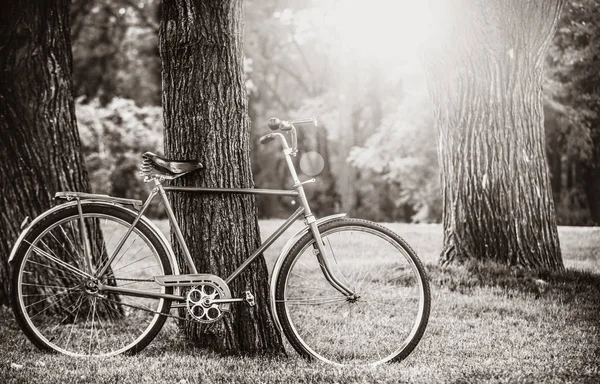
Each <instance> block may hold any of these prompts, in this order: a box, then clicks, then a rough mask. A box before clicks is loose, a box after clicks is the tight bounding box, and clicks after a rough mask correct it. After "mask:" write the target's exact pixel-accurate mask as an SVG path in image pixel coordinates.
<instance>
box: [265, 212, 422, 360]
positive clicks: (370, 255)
mask: <svg viewBox="0 0 600 384" xmlns="http://www.w3.org/2000/svg"><path fill="white" fill-rule="evenodd" d="M319 231H320V233H321V236H322V239H323V244H324V248H325V253H326V257H327V260H328V263H329V265H330V270H331V272H332V273H333V274H334V275H335V276H336V277H337V279H338V280H339V281H341V282H342V283H344V284H345V285H347V286H348V287H349V288H350V289H352V290H353V292H354V293H355V296H354V297H347V296H345V295H343V294H342V293H340V292H338V291H337V290H336V289H334V288H333V287H332V286H331V284H330V283H329V282H328V281H327V280H326V279H325V277H324V275H323V272H322V270H321V268H322V265H321V263H320V261H319V260H318V258H317V256H316V255H315V253H314V250H315V249H316V248H315V240H314V238H313V236H312V233H308V234H306V235H305V236H303V237H302V238H301V239H300V240H299V241H298V242H297V243H296V244H295V245H294V246H293V248H292V249H291V251H290V253H289V255H288V256H287V258H286V259H285V260H284V262H283V265H282V269H281V273H280V274H279V276H278V277H277V282H276V294H275V298H276V306H275V307H276V310H277V315H278V318H279V320H280V322H281V326H282V329H283V331H284V333H285V335H286V337H287V338H288V340H289V341H290V343H291V345H292V346H293V347H294V348H295V349H296V351H298V352H299V353H300V354H301V355H302V356H304V357H307V358H317V359H319V360H322V361H325V362H328V363H333V364H340V365H346V364H360V365H363V364H365V365H377V364H381V363H384V362H388V361H399V360H402V359H403V358H405V357H406V356H408V355H409V354H410V352H411V351H412V350H413V349H414V348H415V347H416V345H417V344H418V342H419V340H420V339H421V337H422V335H423V332H424V331H425V327H426V325H427V320H428V318H429V310H430V304H431V297H430V291H429V283H428V280H427V276H426V274H425V270H424V268H423V266H422V264H421V262H420V261H419V259H418V258H417V256H416V255H415V253H414V251H413V250H412V249H411V248H410V247H409V246H408V244H406V242H404V240H402V239H401V238H400V237H399V236H398V235H396V234H395V233H393V232H392V231H390V230H388V229H387V228H384V227H381V226H379V225H377V224H375V223H371V222H368V221H364V220H356V219H343V220H338V221H333V222H330V223H326V224H323V225H321V226H320V227H319Z"/></svg>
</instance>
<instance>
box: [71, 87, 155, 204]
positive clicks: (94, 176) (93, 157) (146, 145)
mask: <svg viewBox="0 0 600 384" xmlns="http://www.w3.org/2000/svg"><path fill="white" fill-rule="evenodd" d="M76 114H77V123H78V126H79V134H80V137H81V144H82V151H83V154H84V156H85V161H86V166H87V170H88V173H89V177H90V182H91V185H92V191H93V192H95V193H104V194H111V195H114V196H118V197H126V198H131V199H141V200H143V199H145V198H146V197H147V196H148V188H147V187H145V186H144V183H143V182H142V180H141V178H140V177H139V176H138V169H139V165H140V164H141V154H142V153H143V152H145V151H152V152H156V151H158V150H159V149H160V148H162V140H163V137H162V111H161V108H160V107H153V106H145V107H138V106H137V105H136V104H135V102H134V101H133V100H128V99H121V98H113V99H112V100H111V101H110V102H109V103H108V104H107V105H106V106H102V105H101V104H100V102H99V100H97V99H95V100H92V101H91V102H89V103H86V104H82V103H81V100H78V102H77V107H76ZM148 214H149V215H150V216H157V215H158V216H160V215H162V214H163V213H162V211H161V210H160V209H159V207H157V206H153V207H151V208H150V211H149V212H148Z"/></svg>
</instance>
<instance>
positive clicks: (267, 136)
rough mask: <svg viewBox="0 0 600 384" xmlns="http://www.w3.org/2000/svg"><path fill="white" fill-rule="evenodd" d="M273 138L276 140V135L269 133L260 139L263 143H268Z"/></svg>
mask: <svg viewBox="0 0 600 384" xmlns="http://www.w3.org/2000/svg"><path fill="white" fill-rule="evenodd" d="M273 140H275V136H273V135H272V134H270V133H269V134H268V135H264V136H263V137H261V138H260V140H259V141H260V143H261V144H267V143H270V142H271V141H273Z"/></svg>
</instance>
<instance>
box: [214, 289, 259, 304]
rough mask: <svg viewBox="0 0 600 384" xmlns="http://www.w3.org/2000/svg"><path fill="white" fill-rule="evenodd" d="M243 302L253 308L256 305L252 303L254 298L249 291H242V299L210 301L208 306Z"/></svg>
mask: <svg viewBox="0 0 600 384" xmlns="http://www.w3.org/2000/svg"><path fill="white" fill-rule="evenodd" d="M242 301H245V302H246V303H248V305H249V306H251V307H253V306H254V305H255V304H256V303H255V302H254V296H253V295H252V293H251V292H250V291H244V297H243V298H241V297H238V298H233V297H231V298H228V299H212V300H210V301H209V304H211V305H212V304H228V303H239V302H242Z"/></svg>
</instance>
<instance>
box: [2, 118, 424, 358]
mask: <svg viewBox="0 0 600 384" xmlns="http://www.w3.org/2000/svg"><path fill="white" fill-rule="evenodd" d="M309 122H312V123H313V124H314V125H315V126H316V120H314V119H302V120H295V121H281V120H279V119H276V118H273V119H271V120H270V121H269V127H270V128H271V129H272V130H274V131H280V132H273V133H269V134H267V135H265V136H263V137H261V138H260V142H261V143H262V144H266V143H268V142H270V141H273V140H279V141H280V143H281V145H282V148H283V155H284V157H285V161H286V164H287V167H288V170H289V172H290V174H291V176H292V180H293V182H294V185H293V187H292V189H290V190H272V189H253V188H248V189H245V188H241V189H240V188H201V187H177V186H169V185H163V183H164V182H165V181H166V180H173V179H176V178H179V177H182V176H184V175H186V174H188V173H190V172H194V171H196V170H198V169H201V168H202V164H201V163H200V162H198V161H175V160H169V159H166V158H164V157H161V156H158V155H155V154H153V153H150V152H146V153H144V154H143V155H142V157H143V163H142V166H141V174H142V176H144V181H145V182H153V183H154V188H153V189H152V191H151V192H150V194H149V196H148V198H147V199H146V200H145V201H144V202H142V201H140V200H133V199H125V198H118V197H112V196H108V195H99V194H89V193H80V192H58V193H56V196H55V197H56V198H57V199H62V200H66V202H64V203H62V204H59V205H57V206H55V207H53V208H51V209H49V210H48V211H46V212H45V213H43V214H41V215H40V216H38V217H37V218H35V219H34V220H33V221H32V222H31V223H29V224H28V225H27V227H26V228H25V229H24V231H23V232H22V234H21V235H20V237H19V238H18V240H17V242H16V244H15V245H14V247H13V249H12V252H11V255H10V258H9V261H10V264H11V265H12V267H13V275H12V283H11V284H12V293H11V294H12V296H13V300H12V302H13V305H12V307H13V311H14V314H15V317H16V319H17V322H18V324H19V326H20V327H21V329H22V331H23V332H24V333H25V335H26V336H27V337H28V338H29V340H31V342H33V344H34V345H36V346H37V347H38V348H40V349H42V350H45V351H53V352H61V353H64V354H68V355H72V356H94V357H96V356H111V355H116V354H120V353H127V354H134V353H137V352H139V351H141V350H142V349H143V348H144V347H146V346H147V345H148V344H149V343H150V342H151V341H152V340H153V339H154V337H155V336H156V335H157V334H158V332H159V331H160V329H161V328H162V326H163V324H164V323H165V321H166V319H167V318H168V317H175V318H180V319H181V318H183V319H185V320H187V321H198V322H201V323H207V324H208V323H212V322H215V321H218V320H219V319H221V318H222V317H223V316H224V315H226V314H227V313H228V312H229V311H231V310H232V304H233V303H238V302H245V303H246V304H248V305H255V304H256V303H255V302H254V297H253V295H252V293H251V292H249V291H245V292H242V295H241V296H240V295H235V296H234V295H232V292H231V291H230V289H229V283H230V282H231V281H232V280H234V279H235V278H236V277H237V276H238V275H239V274H240V273H241V272H242V271H243V270H244V269H245V268H246V267H247V266H248V265H249V264H250V263H252V262H253V261H254V260H255V259H256V258H257V257H259V256H260V255H262V253H263V252H264V251H265V250H266V249H267V248H268V247H269V246H270V245H272V244H273V242H274V241H275V240H276V239H277V238H279V237H280V236H281V235H282V234H283V232H285V231H286V230H287V229H288V228H289V227H290V226H291V225H292V224H293V223H294V222H296V221H297V220H298V219H300V218H301V217H302V218H303V219H304V223H305V226H304V227H303V228H302V229H301V230H299V231H298V232H297V233H296V234H295V235H294V236H293V237H292V238H291V239H289V240H288V242H287V243H286V245H285V246H284V247H283V248H282V250H281V252H280V254H279V257H278V258H277V261H276V262H275V265H274V267H273V271H272V273H271V278H270V305H271V312H272V315H273V317H274V320H275V323H276V324H277V327H278V328H279V330H280V331H282V332H283V334H284V335H285V336H286V338H287V339H288V341H289V342H290V344H291V345H292V346H293V348H294V349H295V350H296V351H297V352H298V353H299V354H300V355H301V356H303V357H305V358H308V359H319V360H322V361H325V362H328V363H332V364H336V365H345V364H373V365H376V364H381V363H384V362H388V361H400V360H402V359H404V358H405V357H406V356H408V355H409V354H410V353H411V352H412V350H413V349H414V348H415V347H416V345H417V343H418V342H419V340H420V339H421V337H422V335H423V333H424V331H425V327H426V325H427V321H428V317H429V312H430V305H431V304H430V302H431V297H430V289H429V282H428V279H427V276H426V273H425V269H424V268H423V265H422V263H421V262H420V260H419V259H418V258H417V256H416V254H415V252H414V251H413V250H412V249H411V248H410V246H409V245H408V244H407V243H406V242H405V241H404V240H403V239H402V238H400V237H399V236H398V235H397V234H395V233H393V232H392V231H391V230H389V229H387V228H385V227H383V226H380V225H379V224H376V223H372V222H369V221H365V220H360V219H350V218H347V217H345V216H346V215H345V214H337V215H332V216H328V217H324V218H321V219H319V220H317V219H315V217H314V215H313V214H312V212H311V209H310V206H309V202H308V200H307V198H306V195H305V192H304V185H305V184H306V183H309V182H313V181H314V179H311V180H307V181H304V182H301V181H300V180H299V178H298V175H297V173H296V169H295V167H294V164H293V162H292V156H295V155H296V154H297V152H298V144H297V135H296V127H295V125H299V124H303V123H309ZM282 132H283V133H282ZM284 133H287V134H289V135H290V136H291V141H292V146H291V147H290V146H289V145H288V143H287V140H286V136H284ZM182 191H184V192H197V193H201V194H202V193H243V194H254V195H278V196H291V197H295V198H297V199H298V200H299V201H300V204H299V208H298V209H297V210H296V211H295V212H294V213H293V214H292V215H291V216H290V217H289V218H288V219H287V220H285V221H284V222H283V224H281V226H280V227H279V228H278V229H277V230H275V232H274V233H273V234H272V235H271V236H270V237H269V238H268V239H267V240H265V241H264V243H262V245H261V246H260V247H259V248H258V249H257V250H256V251H254V253H253V254H252V255H250V256H249V257H248V258H247V259H246V260H245V261H244V262H243V263H242V265H240V266H239V267H238V268H237V269H236V270H235V271H234V272H233V273H232V274H231V275H230V276H227V277H225V278H222V277H219V276H216V275H213V274H206V273H204V274H200V273H198V272H197V270H196V266H195V265H194V262H193V260H192V258H191V255H190V251H189V250H188V247H187V245H186V243H185V240H184V238H183V235H182V233H181V230H180V228H179V225H178V223H177V221H176V220H175V216H174V213H173V210H172V208H171V205H170V203H169V200H168V199H167V195H166V192H182ZM156 196H159V198H160V200H161V201H162V203H163V204H164V207H165V210H166V213H167V217H168V219H169V222H170V225H171V231H172V233H173V234H174V236H175V239H176V240H177V242H178V243H179V245H180V247H181V249H182V251H183V254H184V259H185V260H184V261H185V263H186V264H187V267H188V270H189V273H187V274H180V272H179V265H178V262H177V260H176V258H175V256H174V253H173V250H172V248H171V245H170V244H169V242H168V241H167V240H166V238H165V236H164V235H163V234H162V232H161V231H160V230H159V229H158V228H157V226H156V225H155V224H154V223H153V222H151V221H150V220H149V219H148V218H147V217H146V216H144V212H145V211H146V209H147V208H148V206H149V205H150V202H151V201H153V199H154V198H155V197H156ZM260 304H264V303H260ZM171 309H176V310H179V312H178V313H179V314H182V313H183V314H184V315H185V316H176V315H173V314H171V313H170V311H171Z"/></svg>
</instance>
